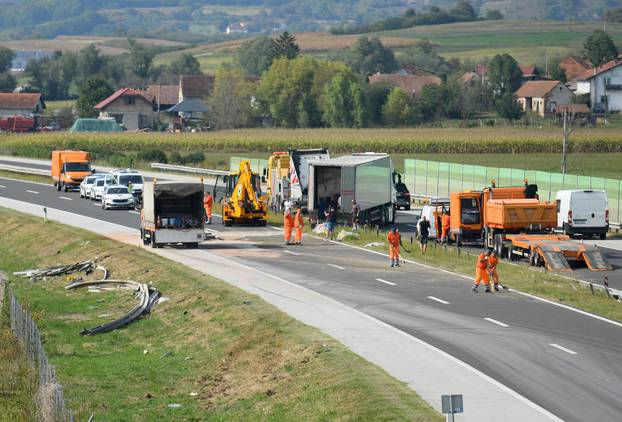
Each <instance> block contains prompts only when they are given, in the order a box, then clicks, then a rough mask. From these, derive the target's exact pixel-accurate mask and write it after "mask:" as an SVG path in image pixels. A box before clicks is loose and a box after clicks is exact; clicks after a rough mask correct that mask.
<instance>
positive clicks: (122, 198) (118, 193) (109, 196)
mask: <svg viewBox="0 0 622 422" xmlns="http://www.w3.org/2000/svg"><path fill="white" fill-rule="evenodd" d="M101 201H102V209H105V210H107V209H110V208H134V195H132V193H131V192H130V190H129V189H128V187H127V186H123V185H110V186H106V187H105V189H104V193H103V194H102V197H101Z"/></svg>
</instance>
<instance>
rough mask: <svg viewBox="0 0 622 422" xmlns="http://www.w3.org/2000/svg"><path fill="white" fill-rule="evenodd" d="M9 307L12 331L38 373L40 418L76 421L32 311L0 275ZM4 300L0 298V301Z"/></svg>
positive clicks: (1, 288)
mask: <svg viewBox="0 0 622 422" xmlns="http://www.w3.org/2000/svg"><path fill="white" fill-rule="evenodd" d="M3 288H4V290H5V295H4V296H3V297H4V298H6V300H7V304H8V306H9V317H10V321H11V331H12V332H13V334H14V335H15V337H16V338H17V339H18V340H19V342H20V344H21V345H22V347H23V349H24V352H25V353H26V357H27V359H28V362H29V363H30V365H31V367H32V368H34V370H35V371H36V374H37V396H36V402H37V408H38V409H37V411H38V413H39V420H44V421H62V422H73V420H74V419H73V414H72V412H71V410H69V409H68V408H67V406H66V405H65V399H64V397H63V388H62V386H61V385H60V383H59V382H58V380H57V379H56V371H55V370H54V366H52V365H51V364H50V363H49V361H48V358H47V355H46V354H45V350H44V349H43V344H42V342H41V334H40V333H39V329H38V328H37V325H36V324H35V322H34V321H33V320H32V318H31V316H30V314H29V313H28V312H27V311H26V310H24V308H22V306H21V305H20V303H19V301H18V300H17V298H15V296H14V295H13V292H12V290H11V287H10V286H9V285H8V284H6V283H5V282H4V279H3V278H2V275H0V294H2V290H3ZM1 303H2V301H1V300H0V304H1Z"/></svg>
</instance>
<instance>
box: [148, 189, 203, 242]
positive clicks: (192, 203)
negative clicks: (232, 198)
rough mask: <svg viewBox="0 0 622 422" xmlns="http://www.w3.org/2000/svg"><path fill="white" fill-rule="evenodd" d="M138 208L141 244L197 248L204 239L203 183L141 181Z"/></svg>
mask: <svg viewBox="0 0 622 422" xmlns="http://www.w3.org/2000/svg"><path fill="white" fill-rule="evenodd" d="M143 201H144V204H143V209H142V211H141V230H140V233H141V238H142V240H143V244H145V245H151V247H153V248H159V247H161V246H163V245H166V244H171V245H173V244H183V245H185V246H187V247H188V248H197V247H198V246H199V242H201V241H202V240H203V238H204V234H205V231H204V228H205V226H204V224H205V218H204V210H203V183H199V182H196V183H194V182H190V183H183V182H158V181H156V180H154V181H153V182H145V184H144V191H143Z"/></svg>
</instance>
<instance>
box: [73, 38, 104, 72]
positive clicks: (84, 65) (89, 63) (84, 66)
mask: <svg viewBox="0 0 622 422" xmlns="http://www.w3.org/2000/svg"><path fill="white" fill-rule="evenodd" d="M105 63H106V60H105V59H104V58H103V57H102V56H100V54H99V50H98V49H97V47H96V46H95V44H89V45H88V46H87V47H86V48H83V49H82V50H81V51H80V53H79V54H78V73H79V75H80V78H81V79H82V80H84V79H86V78H89V77H91V76H94V75H98V74H101V73H102V70H103V69H104V68H105Z"/></svg>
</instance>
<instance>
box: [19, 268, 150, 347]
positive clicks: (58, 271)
mask: <svg viewBox="0 0 622 422" xmlns="http://www.w3.org/2000/svg"><path fill="white" fill-rule="evenodd" d="M95 270H98V271H102V272H103V275H102V278H101V279H99V280H92V281H82V279H78V280H75V281H74V282H72V283H71V284H69V285H68V286H66V287H65V289H66V290H74V289H79V288H83V287H92V286H114V287H115V288H122V289H128V290H132V291H134V292H135V294H136V296H137V298H138V305H136V306H135V307H134V308H132V309H131V310H130V311H129V312H128V313H126V314H125V315H124V316H122V317H121V318H118V319H116V320H114V321H111V322H108V323H106V324H102V325H98V326H97V327H93V328H85V329H84V330H82V331H81V332H80V334H81V335H86V336H91V335H95V334H100V333H105V332H108V331H112V330H116V329H117V328H121V327H123V326H125V325H127V324H129V323H131V322H132V321H134V320H136V319H138V318H140V317H141V316H143V315H146V314H148V313H150V312H151V308H152V307H153V306H154V305H155V304H156V303H157V302H158V299H160V296H161V294H160V292H159V291H158V289H156V288H155V287H153V286H149V285H147V284H145V283H138V282H136V281H132V280H109V279H108V275H109V272H108V270H107V269H106V268H105V267H103V266H101V265H96V264H95V261H83V262H76V263H74V264H69V265H60V266H55V267H49V268H35V269H30V270H25V271H18V272H15V273H13V274H14V275H17V276H21V277H25V278H29V279H30V280H31V281H33V282H34V281H37V280H38V279H41V278H43V279H45V278H46V277H58V276H61V275H68V274H72V273H78V272H83V273H85V274H87V275H88V274H91V273H93V272H94V271H95ZM104 288H105V287H104Z"/></svg>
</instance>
